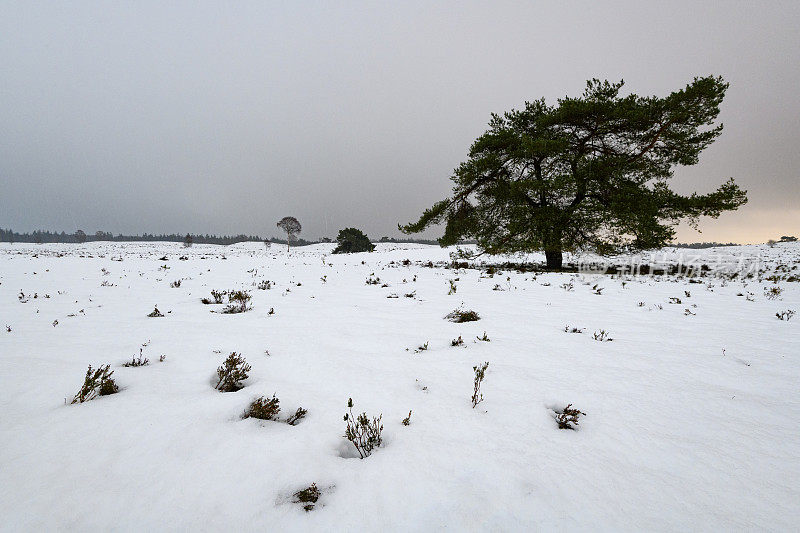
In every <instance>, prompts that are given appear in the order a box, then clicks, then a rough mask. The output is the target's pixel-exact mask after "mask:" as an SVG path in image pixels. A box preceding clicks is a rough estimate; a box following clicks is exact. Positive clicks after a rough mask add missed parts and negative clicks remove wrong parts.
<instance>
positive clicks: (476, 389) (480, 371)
mask: <svg viewBox="0 0 800 533" xmlns="http://www.w3.org/2000/svg"><path fill="white" fill-rule="evenodd" d="M488 367H489V362H488V361H487V362H485V363H483V364H482V365H475V366H473V367H472V370H474V371H475V381H474V382H473V387H472V408H473V409H475V406H476V405H478V404H479V403H481V402H482V401H483V394H482V393H481V383H483V378H484V377H486V369H487V368H488Z"/></svg>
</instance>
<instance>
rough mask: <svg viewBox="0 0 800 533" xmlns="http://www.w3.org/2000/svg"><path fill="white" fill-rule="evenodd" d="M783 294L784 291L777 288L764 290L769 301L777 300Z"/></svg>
mask: <svg viewBox="0 0 800 533" xmlns="http://www.w3.org/2000/svg"><path fill="white" fill-rule="evenodd" d="M781 293H783V289H781V288H780V287H777V286H776V287H770V288H768V289H766V288H765V289H764V296H766V297H767V300H777V299H778V298H779V297H780V295H781Z"/></svg>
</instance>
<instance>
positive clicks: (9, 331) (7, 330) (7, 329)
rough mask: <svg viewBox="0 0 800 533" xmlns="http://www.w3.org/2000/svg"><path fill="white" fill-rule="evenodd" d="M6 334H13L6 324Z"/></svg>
mask: <svg viewBox="0 0 800 533" xmlns="http://www.w3.org/2000/svg"><path fill="white" fill-rule="evenodd" d="M6 333H11V326H9V325H8V324H6Z"/></svg>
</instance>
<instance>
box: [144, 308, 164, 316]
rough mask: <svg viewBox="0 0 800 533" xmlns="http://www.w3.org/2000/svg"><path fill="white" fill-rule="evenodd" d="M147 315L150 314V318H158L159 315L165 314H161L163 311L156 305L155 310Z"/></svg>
mask: <svg viewBox="0 0 800 533" xmlns="http://www.w3.org/2000/svg"><path fill="white" fill-rule="evenodd" d="M147 316H149V317H150V318H157V317H162V316H164V315H162V314H161V311H159V310H158V306H156V307H155V308H154V309H153V312H152V313H150V314H148V315H147Z"/></svg>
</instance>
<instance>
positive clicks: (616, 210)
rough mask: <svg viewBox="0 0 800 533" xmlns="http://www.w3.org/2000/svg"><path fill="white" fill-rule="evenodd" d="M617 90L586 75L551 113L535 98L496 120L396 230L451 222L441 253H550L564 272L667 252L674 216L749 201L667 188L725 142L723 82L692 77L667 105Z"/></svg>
mask: <svg viewBox="0 0 800 533" xmlns="http://www.w3.org/2000/svg"><path fill="white" fill-rule="evenodd" d="M623 83H624V82H622V81H620V82H618V83H609V82H608V81H600V80H597V79H593V80H591V81H588V82H587V84H586V90H585V91H584V92H583V95H582V96H580V97H578V98H571V97H565V98H562V99H559V100H558V103H557V105H555V106H551V105H548V104H546V103H545V101H544V99H541V100H536V101H534V102H526V103H525V108H524V109H523V110H519V111H518V110H512V111H509V112H507V113H504V114H503V115H502V116H500V115H496V114H492V118H491V121H490V122H489V130H488V131H486V133H484V134H483V135H481V136H480V137H479V138H478V139H477V140H476V141H475V142H474V143H473V145H472V147H471V148H470V151H469V158H468V159H467V161H465V162H464V163H461V164H460V165H459V166H458V168H456V169H455V171H454V174H453V176H452V178H451V179H452V180H453V181H454V182H455V186H454V187H453V195H452V197H450V198H447V199H445V200H442V201H441V202H438V203H436V204H435V205H434V206H433V207H431V208H430V209H428V210H426V211H425V212H424V213H423V214H422V216H421V217H420V219H419V220H418V221H416V222H413V223H411V224H408V225H406V226H400V229H401V230H402V231H403V232H405V233H417V232H420V231H422V230H424V229H425V228H427V227H428V226H430V225H432V224H437V223H441V222H446V226H445V232H444V235H443V236H442V238H441V239H439V243H440V244H441V245H442V246H447V245H451V244H455V243H457V242H458V241H460V240H462V239H465V238H474V239H476V240H477V241H478V244H479V246H481V248H483V249H484V250H486V251H487V252H489V253H500V252H515V251H532V250H545V251H546V252H548V254H558V265H557V266H560V257H561V252H562V251H574V250H592V251H595V252H599V253H614V252H618V251H621V250H625V249H628V250H630V249H647V248H654V247H659V246H663V245H664V244H666V243H668V242H669V241H670V240H671V239H672V238H673V237H674V234H675V226H676V225H677V223H678V222H679V221H680V220H683V219H687V220H688V221H689V222H690V223H691V224H693V225H694V226H695V227H696V224H697V220H698V218H699V217H700V216H701V215H705V216H710V217H718V216H719V215H720V213H722V212H723V211H726V210H732V209H736V208H737V207H739V206H741V205H742V204H744V203H745V202H746V201H747V197H746V195H745V192H746V191H743V190H741V189H739V187H738V186H737V185H736V184H735V183H734V181H733V179H729V180H728V181H727V182H725V183H724V184H722V185H721V186H720V187H719V188H718V189H717V190H716V191H714V192H712V193H709V194H697V193H694V194H691V195H689V196H683V195H680V194H677V193H676V192H674V191H672V190H670V188H669V187H668V184H667V180H668V179H669V178H671V177H672V174H673V169H674V168H675V167H677V166H679V165H694V164H696V163H697V162H698V157H699V155H700V152H702V151H703V150H704V149H705V148H706V147H707V146H709V145H710V144H711V143H712V142H713V141H714V139H716V138H717V137H718V136H719V135H720V133H721V131H722V124H719V125H716V126H715V125H714V121H715V120H716V118H717V116H718V115H719V106H720V103H721V102H722V99H723V97H724V96H725V90H726V89H727V88H728V84H727V83H726V82H724V81H723V79H722V78H720V77H714V76H708V77H703V78H695V79H694V81H693V82H692V83H690V84H689V85H687V86H686V87H685V88H684V89H681V90H679V91H675V92H673V93H672V94H670V95H669V96H666V97H663V98H660V97H656V96H649V97H642V96H638V95H635V94H631V95H629V96H620V89H621V88H622V86H623ZM549 259H550V255H548V262H550V261H549Z"/></svg>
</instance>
